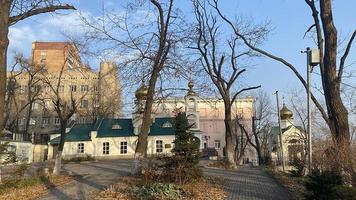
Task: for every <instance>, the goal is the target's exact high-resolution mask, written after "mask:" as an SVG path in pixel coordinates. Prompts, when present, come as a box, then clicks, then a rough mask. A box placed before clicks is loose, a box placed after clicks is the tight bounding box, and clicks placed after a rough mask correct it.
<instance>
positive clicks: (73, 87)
mask: <svg viewBox="0 0 356 200" xmlns="http://www.w3.org/2000/svg"><path fill="white" fill-rule="evenodd" d="M69 90H70V91H71V92H76V91H77V86H76V85H70V86H69Z"/></svg>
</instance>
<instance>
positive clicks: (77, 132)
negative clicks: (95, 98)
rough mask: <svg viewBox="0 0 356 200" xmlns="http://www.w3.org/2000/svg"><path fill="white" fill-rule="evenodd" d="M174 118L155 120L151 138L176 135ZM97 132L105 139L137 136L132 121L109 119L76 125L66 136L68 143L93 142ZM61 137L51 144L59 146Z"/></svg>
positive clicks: (98, 135)
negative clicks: (93, 133)
mask: <svg viewBox="0 0 356 200" xmlns="http://www.w3.org/2000/svg"><path fill="white" fill-rule="evenodd" d="M167 122H169V123H171V124H172V127H163V124H165V123H167ZM115 125H116V126H119V127H120V128H119V129H113V126H115ZM173 126H174V123H173V118H170V117H164V118H155V122H154V123H153V124H152V125H151V127H150V133H149V135H151V136H158V135H175V133H174V128H173ZM91 131H97V136H96V137H98V138H103V137H130V136H137V135H135V134H134V127H133V124H132V119H108V118H101V119H98V120H96V122H95V123H92V124H75V125H73V127H72V128H71V130H70V131H69V132H68V133H67V134H66V142H74V141H91V139H90V132H91ZM59 139H60V137H56V138H54V139H52V140H51V141H50V144H59Z"/></svg>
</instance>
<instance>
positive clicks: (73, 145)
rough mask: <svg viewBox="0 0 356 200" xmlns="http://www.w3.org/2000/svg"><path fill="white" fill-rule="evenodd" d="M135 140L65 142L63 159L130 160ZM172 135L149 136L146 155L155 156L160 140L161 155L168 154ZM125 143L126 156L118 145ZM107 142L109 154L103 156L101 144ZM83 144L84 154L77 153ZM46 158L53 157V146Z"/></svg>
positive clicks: (115, 138)
mask: <svg viewBox="0 0 356 200" xmlns="http://www.w3.org/2000/svg"><path fill="white" fill-rule="evenodd" d="M137 138H138V137H135V136H132V137H106V138H93V140H92V141H78V142H65V144H64V150H63V154H62V156H63V158H72V157H80V156H86V155H90V156H92V157H95V158H98V159H105V158H107V159H110V158H132V157H133V156H134V154H135V149H136V144H137ZM174 139H175V136H174V135H170V136H149V137H148V145H147V154H148V155H154V154H156V141H157V140H162V142H163V152H162V154H169V153H171V150H172V149H173V141H174ZM124 141H127V154H121V152H120V143H121V142H124ZM104 142H109V154H108V155H107V154H103V143H104ZM79 143H84V153H78V144H79ZM166 144H170V148H166ZM48 157H49V158H52V157H53V146H52V145H50V147H49V149H48Z"/></svg>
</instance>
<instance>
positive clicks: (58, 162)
mask: <svg viewBox="0 0 356 200" xmlns="http://www.w3.org/2000/svg"><path fill="white" fill-rule="evenodd" d="M66 128H67V121H61V136H60V140H59V145H58V151H57V155H56V159H55V162H54V169H53V174H55V175H59V174H60V173H61V169H62V152H63V148H64V142H65V137H66Z"/></svg>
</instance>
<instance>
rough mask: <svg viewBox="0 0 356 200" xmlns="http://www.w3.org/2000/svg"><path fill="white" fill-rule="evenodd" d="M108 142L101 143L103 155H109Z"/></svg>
mask: <svg viewBox="0 0 356 200" xmlns="http://www.w3.org/2000/svg"><path fill="white" fill-rule="evenodd" d="M109 145H110V144H109V142H104V143H103V154H104V155H109V153H110V146H109Z"/></svg>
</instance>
